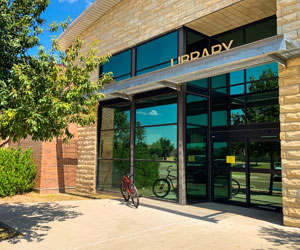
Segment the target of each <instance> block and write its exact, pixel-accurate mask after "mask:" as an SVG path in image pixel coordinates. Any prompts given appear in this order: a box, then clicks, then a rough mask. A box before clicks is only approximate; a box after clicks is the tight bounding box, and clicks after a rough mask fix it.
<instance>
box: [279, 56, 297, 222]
mask: <svg viewBox="0 0 300 250" xmlns="http://www.w3.org/2000/svg"><path fill="white" fill-rule="evenodd" d="M279 95H280V97H279V102H280V124H281V133H280V137H281V157H282V190H283V214H284V224H285V225H288V226H298V227H300V58H295V59H292V60H289V61H288V64H287V67H286V68H284V67H279Z"/></svg>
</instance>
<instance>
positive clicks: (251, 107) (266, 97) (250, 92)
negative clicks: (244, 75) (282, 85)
mask: <svg viewBox="0 0 300 250" xmlns="http://www.w3.org/2000/svg"><path fill="white" fill-rule="evenodd" d="M278 96H279V93H278V79H277V78H275V79H270V80H263V81H257V82H253V83H249V84H247V122H248V123H262V122H278V121H279V102H278Z"/></svg>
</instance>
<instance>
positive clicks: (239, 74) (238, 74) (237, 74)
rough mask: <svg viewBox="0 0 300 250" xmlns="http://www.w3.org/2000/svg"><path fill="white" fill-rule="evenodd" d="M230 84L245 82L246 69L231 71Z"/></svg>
mask: <svg viewBox="0 0 300 250" xmlns="http://www.w3.org/2000/svg"><path fill="white" fill-rule="evenodd" d="M229 79H230V85H234V84H238V83H243V82H245V70H239V71H234V72H230V73H229Z"/></svg>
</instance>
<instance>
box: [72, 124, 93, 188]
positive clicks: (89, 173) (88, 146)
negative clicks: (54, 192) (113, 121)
mask: <svg viewBox="0 0 300 250" xmlns="http://www.w3.org/2000/svg"><path fill="white" fill-rule="evenodd" d="M96 166H97V125H96V124H95V125H93V126H89V127H79V128H78V165H77V171H76V190H78V191H79V192H89V193H93V192H95V191H96V171H97V168H96Z"/></svg>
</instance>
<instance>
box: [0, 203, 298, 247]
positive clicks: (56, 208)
mask: <svg viewBox="0 0 300 250" xmlns="http://www.w3.org/2000/svg"><path fill="white" fill-rule="evenodd" d="M281 220H282V215H281V214H279V213H272V212H266V211H259V210H255V209H246V208H240V207H233V206H228V205H220V204H214V203H204V204H200V205H198V206H180V205H177V204H172V203H168V202H161V201H155V200H150V199H146V198H142V199H141V205H140V207H139V208H138V209H135V208H132V207H130V206H128V205H127V204H126V203H124V202H123V201H122V200H82V201H68V202H56V203H38V204H4V205H1V206H0V221H2V222H4V223H6V224H8V225H10V226H12V227H14V228H16V229H17V230H19V231H20V232H21V233H23V234H24V236H23V237H22V238H19V239H14V240H10V241H3V242H0V249H1V250H2V249H7V250H14V249H22V250H24V249H38V250H44V249H46V250H47V249H55V250H64V249H68V250H69V249H70V250H71V249H72V250H75V249H84V250H87V249H89V250H90V249H101V250H105V249H109V250H114V249H134V250H136V249H137V250H142V249H145V250H146V249H151V250H152V249H158V250H160V249H161V250H162V249H172V250H176V249H190V250H192V249H193V250H196V249H197V250H198V249H216V250H219V249H220V250H223V249H224V250H225V249H230V250H234V249H243V250H244V249H255V250H258V249H272V250H273V249H293V250H296V249H300V230H299V229H296V228H289V227H283V226H281V224H282V222H281Z"/></svg>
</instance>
